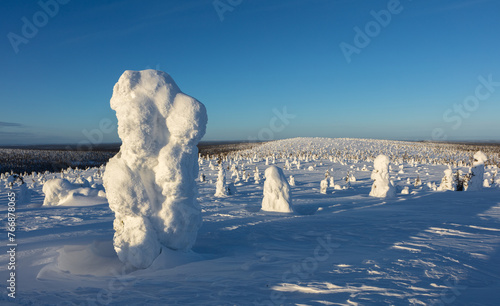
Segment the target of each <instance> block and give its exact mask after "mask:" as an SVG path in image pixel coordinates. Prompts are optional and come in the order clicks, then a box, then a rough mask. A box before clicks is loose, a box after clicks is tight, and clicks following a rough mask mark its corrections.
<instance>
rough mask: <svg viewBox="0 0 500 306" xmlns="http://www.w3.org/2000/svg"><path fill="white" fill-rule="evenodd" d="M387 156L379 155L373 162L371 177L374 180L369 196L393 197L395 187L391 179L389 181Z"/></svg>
mask: <svg viewBox="0 0 500 306" xmlns="http://www.w3.org/2000/svg"><path fill="white" fill-rule="evenodd" d="M389 163H390V161H389V157H387V156H385V155H379V156H377V158H375V161H374V162H373V168H374V170H373V172H372V175H371V178H372V179H373V180H375V182H373V185H372V190H371V191H370V196H372V197H378V198H385V197H394V196H395V189H394V185H393V184H392V182H391V181H389Z"/></svg>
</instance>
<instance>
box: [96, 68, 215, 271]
mask: <svg viewBox="0 0 500 306" xmlns="http://www.w3.org/2000/svg"><path fill="white" fill-rule="evenodd" d="M111 108H112V109H113V110H115V111H116V116H117V118H118V135H119V136H120V138H121V140H122V146H121V148H120V152H119V153H118V154H117V155H116V156H115V157H113V158H112V159H111V160H110V161H109V163H108V164H107V166H106V171H105V173H104V177H103V181H104V186H105V188H106V192H107V197H108V200H109V206H110V208H111V210H113V212H114V213H115V217H116V218H115V221H114V229H115V236H114V248H115V250H116V252H117V253H118V256H119V258H120V260H121V261H123V262H125V263H130V264H132V265H133V266H134V267H137V268H146V267H148V266H150V265H151V263H152V262H153V261H154V259H155V258H156V257H157V256H158V255H159V254H160V251H161V248H162V246H165V247H168V248H170V249H173V250H184V251H185V250H188V249H189V248H191V246H192V245H193V243H194V241H195V239H196V235H197V232H198V229H199V227H200V225H201V216H200V213H201V208H200V206H199V204H198V202H197V200H196V196H197V186H196V183H195V178H196V177H197V175H198V162H197V161H198V149H197V147H196V145H197V144H198V142H199V141H200V139H201V138H202V137H203V135H204V134H205V130H206V124H207V113H206V109H205V106H204V105H203V104H202V103H200V102H199V101H197V100H196V99H194V98H192V97H190V96H188V95H185V94H184V93H182V92H181V90H180V89H179V87H178V86H177V85H176V83H175V82H174V80H173V79H172V78H171V77H170V76H169V75H168V74H166V73H164V72H161V71H156V70H144V71H125V72H124V73H123V74H122V76H121V77H120V79H119V80H118V82H117V83H116V85H115V87H114V89H113V96H112V98H111Z"/></svg>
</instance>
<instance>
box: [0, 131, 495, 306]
mask: <svg viewBox="0 0 500 306" xmlns="http://www.w3.org/2000/svg"><path fill="white" fill-rule="evenodd" d="M473 153H474V152H470V151H466V150H463V151H461V150H456V149H453V148H451V147H446V146H442V145H436V144H426V143H406V142H396V141H381V140H380V141H379V140H354V139H325V138H298V139H287V140H282V141H276V142H270V143H266V144H263V145H261V146H259V147H256V148H254V149H252V150H248V151H243V152H238V153H234V154H230V155H229V157H228V160H227V161H226V163H228V164H231V163H233V164H234V163H236V162H238V169H239V171H243V170H246V171H247V172H248V171H253V170H254V169H255V167H258V168H259V169H260V171H261V172H263V171H264V170H265V169H266V168H267V167H266V166H265V157H268V156H269V157H272V156H274V157H275V158H276V164H275V165H277V166H278V167H283V166H284V165H285V163H286V160H289V163H290V164H292V165H295V164H296V163H293V161H294V156H296V157H297V163H298V162H300V163H301V164H302V167H301V170H298V169H297V167H295V166H292V167H291V168H290V170H284V174H286V175H287V177H289V176H290V175H293V177H294V178H295V180H296V186H295V187H292V188H291V189H292V192H293V205H294V211H295V213H293V214H281V213H270V212H265V211H261V210H260V208H261V203H262V195H263V186H262V184H260V185H258V184H255V183H254V182H253V180H252V178H250V179H249V181H248V182H244V181H240V184H241V185H239V186H238V194H237V195H234V196H231V195H230V196H227V197H224V198H215V197H214V192H215V187H216V186H215V181H216V178H217V175H218V171H217V170H216V169H214V170H211V169H210V168H209V164H210V163H209V162H206V161H205V162H204V163H203V165H201V168H202V172H203V173H204V174H205V176H206V178H207V181H206V182H199V181H197V184H198V187H199V196H198V200H199V202H200V204H201V208H202V217H203V220H204V222H203V226H202V227H201V228H200V231H199V234H198V238H197V240H196V242H195V244H194V245H193V248H192V251H189V252H175V251H171V250H169V249H165V248H164V249H163V250H162V252H161V254H160V255H159V256H158V257H157V258H156V260H155V261H154V262H153V264H152V265H151V266H149V267H148V268H146V269H140V270H137V269H134V268H131V267H127V266H126V265H124V264H123V263H122V262H121V261H120V260H119V259H118V256H117V254H116V252H115V251H114V249H113V234H114V230H113V220H114V213H113V211H111V210H110V208H109V207H108V205H107V204H101V205H95V206H80V207H74V206H73V207H67V206H49V207H46V206H41V204H42V203H43V200H44V195H43V193H42V185H43V184H42V183H40V181H43V179H47V180H50V179H54V178H61V175H60V174H59V173H51V174H45V175H43V176H40V177H39V176H37V175H35V176H31V175H30V176H27V177H25V178H24V179H25V181H26V182H27V183H28V185H29V186H31V185H32V184H33V183H36V184H35V186H34V187H33V188H31V191H32V199H31V203H32V204H33V206H28V205H25V206H23V205H21V204H19V205H18V207H17V215H16V216H17V231H16V234H17V239H18V240H17V243H18V247H17V254H16V258H17V269H16V272H17V275H16V276H17V298H16V302H17V303H19V304H23V305H124V304H126V305H158V304H162V305H165V304H167V305H280V304H283V305H356V304H357V305H381V304H384V305H386V304H392V305H426V304H427V305H432V304H436V305H498V300H499V292H500V188H499V187H498V185H496V184H492V187H491V188H483V189H482V190H481V191H476V192H452V191H449V192H435V191H432V190H429V189H428V188H427V187H426V185H427V183H436V184H439V183H440V182H441V179H442V177H443V172H444V170H446V169H448V168H449V167H450V166H451V167H452V169H453V173H455V172H456V170H462V171H463V173H468V171H469V167H470V166H472V164H469V162H470V161H471V158H472V154H473ZM485 153H486V152H485ZM290 154H293V155H292V158H290ZM379 154H385V155H387V156H388V157H389V158H390V160H391V163H394V166H393V167H392V168H393V169H392V170H390V171H389V177H390V178H391V179H392V180H394V182H395V188H396V189H398V194H397V195H396V197H394V198H392V199H385V198H375V197H370V196H369V193H370V190H371V185H372V183H373V181H372V180H371V179H370V172H369V171H371V170H373V167H372V166H371V165H372V163H373V160H374V159H375V157H376V156H378V155H379ZM487 154H488V157H489V160H488V163H487V164H486V165H485V178H489V179H494V180H495V181H498V177H497V178H495V176H494V174H495V173H496V172H497V170H498V169H497V167H496V165H493V164H491V162H492V161H493V160H495V161H497V162H498V161H499V160H500V158H499V156H498V154H493V153H491V152H488V153H487ZM306 155H308V159H309V161H308V162H306V161H305V156H306ZM403 156H405V157H404V158H403ZM270 160H272V158H270ZM212 163H216V161H215V160H214V159H212ZM314 164H317V167H316V169H315V170H314V171H308V170H307V169H308V167H309V166H311V165H314ZM396 164H397V165H396ZM363 165H366V168H367V170H369V171H362V170H360V171H358V170H356V169H357V168H358V167H359V168H360V169H362V168H363ZM398 165H404V169H405V171H404V174H399V173H398V172H399V167H398ZM351 166H354V168H351ZM332 169H333V170H332ZM326 170H329V171H330V173H331V175H332V176H335V178H336V181H335V183H336V184H338V185H340V186H342V187H345V185H346V182H345V180H342V179H341V178H342V177H345V176H346V175H347V173H348V172H352V173H354V174H355V176H356V178H357V180H356V182H351V188H349V189H342V190H335V191H334V193H333V194H332V193H329V194H326V195H324V194H321V193H320V190H319V189H320V181H321V180H323V179H324V177H325V172H326ZM98 172H99V169H97V168H92V169H88V170H76V171H70V172H68V173H64V177H65V178H66V179H68V180H70V181H73V180H75V179H76V178H77V177H80V176H82V177H89V176H92V177H93V178H94V180H95V183H96V184H101V183H102V179H101V177H100V176H99V175H98ZM426 173H428V175H426ZM418 175H420V178H421V180H422V181H423V185H422V186H419V187H415V186H413V185H412V184H407V179H409V180H410V181H411V182H413V181H414V180H415V178H417V176H418ZM398 176H399V177H400V180H398V179H397V177H398ZM211 180H212V181H213V183H209V181H211ZM4 185H5V184H0V203H1V205H0V209H1V210H2V213H3V214H4V215H6V214H7V201H8V199H7V191H8V190H9V189H7V188H6V187H5V186H4ZM18 188H19V186H15V187H14V190H17V189H18ZM404 188H408V189H409V191H410V193H409V194H400V191H401V190H403V189H404ZM2 226H4V227H5V219H2ZM4 245H5V244H4ZM6 250H8V248H7V247H6V246H2V247H1V250H0V251H1V255H0V277H3V279H5V280H6V279H7V278H6V277H7V274H8V272H9V271H8V270H7V262H8V261H9V257H8V255H7V253H6ZM8 301H9V298H8V297H7V296H6V294H5V293H4V294H3V295H2V297H1V298H0V304H2V305H3V304H7V303H8Z"/></svg>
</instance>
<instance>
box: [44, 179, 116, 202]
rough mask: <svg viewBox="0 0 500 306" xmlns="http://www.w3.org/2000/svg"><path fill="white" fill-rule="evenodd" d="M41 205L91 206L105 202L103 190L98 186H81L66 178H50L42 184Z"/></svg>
mask: <svg viewBox="0 0 500 306" xmlns="http://www.w3.org/2000/svg"><path fill="white" fill-rule="evenodd" d="M42 191H43V193H44V194H45V199H44V200H43V206H91V205H98V204H104V203H106V198H105V194H104V192H102V190H99V189H98V188H91V187H81V185H80V184H72V183H70V182H69V181H68V180H66V179H52V180H49V181H47V182H46V183H45V184H44V185H43V189H42Z"/></svg>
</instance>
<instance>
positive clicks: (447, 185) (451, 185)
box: [438, 169, 457, 191]
mask: <svg viewBox="0 0 500 306" xmlns="http://www.w3.org/2000/svg"><path fill="white" fill-rule="evenodd" d="M438 190H440V191H446V190H452V191H455V190H457V185H456V182H455V179H454V178H453V171H452V170H451V169H446V170H444V177H443V178H442V179H441V184H440V185H439V188H438Z"/></svg>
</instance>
